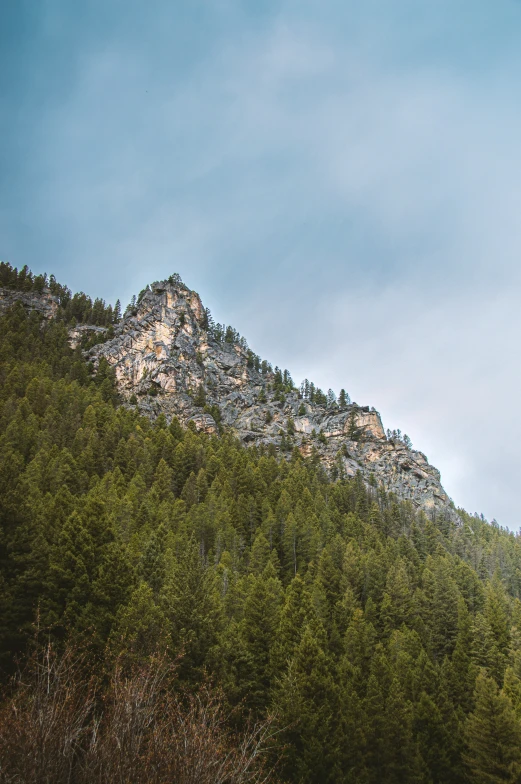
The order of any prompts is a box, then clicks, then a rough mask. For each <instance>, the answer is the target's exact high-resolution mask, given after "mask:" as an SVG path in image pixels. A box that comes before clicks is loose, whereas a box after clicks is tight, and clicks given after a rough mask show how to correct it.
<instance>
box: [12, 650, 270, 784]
mask: <svg viewBox="0 0 521 784" xmlns="http://www.w3.org/2000/svg"><path fill="white" fill-rule="evenodd" d="M14 687H15V688H14V691H13V693H12V695H11V696H10V698H8V699H7V700H6V702H5V703H4V704H3V706H2V708H1V709H0V781H1V782H2V783H4V782H5V784H14V782H17V783H18V782H23V783H24V784H51V782H52V784H65V783H67V784H68V783H69V782H75V784H76V783H77V784H102V783H103V784H107V782H115V783H117V784H130V782H132V784H163V782H164V784H167V783H168V784H174V783H175V784H264V783H265V782H268V781H269V780H270V779H271V769H270V766H269V764H268V749H269V747H270V744H271V743H272V741H273V732H272V730H271V722H270V721H269V720H267V721H264V722H260V723H256V724H253V723H252V724H249V725H247V726H246V727H245V728H244V729H243V731H242V732H241V733H240V734H234V733H232V731H231V730H230V729H229V726H228V719H229V716H228V715H227V713H226V710H225V708H224V701H223V697H222V694H221V693H220V692H219V691H218V690H215V689H213V688H212V687H211V686H210V685H208V684H204V685H202V686H201V687H200V688H199V689H198V690H197V691H196V692H195V693H189V692H185V691H183V690H180V688H179V685H178V682H177V680H176V673H175V665H172V664H171V663H170V662H168V661H167V660H166V659H165V658H159V657H158V658H156V659H154V660H151V661H150V662H149V663H147V664H144V665H141V666H139V667H137V666H134V667H133V668H132V669H131V670H128V669H126V670H125V669H124V668H123V667H121V666H120V665H116V667H115V669H114V672H113V675H112V678H111V682H110V685H109V687H108V688H107V689H106V690H105V691H104V693H103V694H99V692H98V693H97V691H96V688H95V684H94V680H93V679H92V678H91V677H89V676H88V674H86V672H85V668H84V662H83V660H82V659H81V657H78V656H75V654H74V652H73V651H72V650H70V649H69V650H67V651H66V652H65V654H64V655H63V656H61V657H57V656H56V655H55V654H54V653H53V651H52V649H51V647H50V646H48V647H47V648H46V649H45V652H44V653H43V654H40V655H39V656H35V657H33V658H32V659H31V660H30V662H29V664H28V666H27V667H26V669H25V670H24V673H23V674H22V675H20V676H18V678H17V680H16V683H15V684H14Z"/></svg>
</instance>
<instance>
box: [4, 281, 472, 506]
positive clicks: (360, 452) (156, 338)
mask: <svg viewBox="0 0 521 784" xmlns="http://www.w3.org/2000/svg"><path fill="white" fill-rule="evenodd" d="M17 300H18V301H21V302H22V304H23V305H24V307H26V308H27V309H29V310H37V311H38V312H39V313H41V314H42V315H43V316H44V317H45V318H52V317H54V316H56V314H57V313H58V309H59V303H58V299H57V298H56V297H54V296H53V295H52V294H51V292H50V291H49V290H48V289H44V290H43V292H42V293H41V294H37V293H25V292H18V291H12V290H11V289H0V314H1V313H3V312H5V310H7V308H8V307H10V306H11V305H12V304H13V302H15V301H17ZM92 331H94V332H96V333H103V332H104V331H105V330H104V328H102V327H93V326H90V325H78V326H76V327H73V328H71V330H70V331H69V334H70V343H71V346H72V347H73V348H75V347H76V346H77V345H78V343H79V342H80V341H81V338H82V336H83V334H85V333H86V332H87V333H88V332H92ZM229 340H230V342H227V341H226V340H223V339H219V340H218V339H217V338H216V333H215V330H212V329H208V324H207V314H206V311H205V309H204V308H203V305H202V303H201V300H200V298H199V295H198V294H196V292H194V291H190V289H188V288H187V287H186V286H185V285H184V284H183V283H181V282H180V281H178V280H175V279H174V280H173V282H172V281H171V280H169V281H162V282H158V283H153V284H152V285H151V286H150V287H148V289H147V290H146V291H145V292H144V293H143V296H141V298H140V300H139V302H138V303H137V305H136V306H135V308H133V310H132V311H131V312H130V313H129V314H128V315H126V316H125V317H124V318H123V320H122V321H121V322H120V323H119V324H118V326H117V327H116V328H115V331H114V337H113V338H111V339H110V340H107V341H106V342H105V343H101V344H98V345H95V346H94V347H93V348H92V349H90V350H89V351H88V352H87V357H88V359H89V360H90V361H91V362H92V363H93V365H94V367H95V368H96V367H97V366H98V364H99V361H100V359H101V358H102V357H104V358H105V359H106V360H107V361H108V362H109V364H110V365H112V366H113V368H114V370H115V373H116V378H117V382H118V387H119V391H120V392H121V394H122V396H123V398H124V399H125V400H126V402H127V403H128V404H132V405H137V406H138V407H139V409H140V411H141V413H143V414H145V415H147V416H149V417H151V418H155V417H157V416H159V414H165V416H166V418H167V419H168V420H171V419H172V417H174V416H176V417H177V418H178V419H179V420H180V421H181V422H182V423H183V424H185V425H186V424H188V423H189V422H193V424H194V426H195V427H196V428H197V430H200V431H204V432H206V433H209V434H211V433H216V432H218V431H219V430H228V431H231V432H233V433H235V435H236V436H237V437H238V438H240V439H241V440H242V441H243V442H244V443H245V444H256V445H260V444H264V445H266V446H267V447H268V448H269V449H270V450H271V451H276V452H281V453H287V454H288V456H289V455H290V454H291V450H292V449H294V448H297V449H299V450H300V452H301V453H302V454H303V455H305V456H309V455H311V454H312V453H313V450H316V453H317V454H318V456H319V458H320V459H321V460H322V462H323V463H324V464H325V465H326V467H327V468H328V469H329V470H331V471H332V472H334V473H335V475H337V476H342V475H344V476H354V475H355V474H356V473H357V472H358V471H360V472H361V474H362V476H363V478H364V479H365V480H366V481H367V482H372V483H375V482H376V484H377V485H383V487H384V488H385V489H386V490H388V491H392V492H393V493H396V495H398V496H399V497H400V498H402V499H404V500H409V501H411V502H412V504H413V505H414V506H415V507H417V508H422V509H424V510H425V511H426V512H427V513H430V514H432V513H441V514H444V515H448V516H449V517H451V518H452V519H454V520H455V521H457V520H458V519H459V518H458V516H457V514H456V512H455V511H454V506H453V504H452V502H451V500H450V498H449V497H448V495H447V494H446V492H445V491H444V489H443V487H442V486H441V483H440V474H439V471H438V470H437V469H436V468H434V467H433V466H431V465H429V462H428V460H427V458H426V457H425V455H424V454H422V452H418V451H416V450H413V449H409V448H408V447H407V446H406V445H405V444H404V443H403V442H402V441H401V440H399V439H389V438H387V436H386V434H385V432H384V429H383V426H382V421H381V418H380V414H379V413H378V412H377V411H375V410H374V409H373V408H371V409H370V408H369V407H368V406H364V407H362V406H359V405H357V404H356V403H352V404H349V405H346V406H343V407H339V406H338V405H336V404H334V405H332V406H329V407H328V406H326V405H320V404H317V403H311V402H310V401H309V400H303V399H302V398H301V396H300V395H299V393H298V392H297V390H295V389H293V388H292V387H291V391H288V387H287V388H286V391H282V390H281V389H280V384H279V386H277V383H276V382H277V378H276V375H275V373H274V372H273V371H272V370H271V368H270V367H269V366H267V367H266V368H265V372H260V371H259V370H257V369H255V368H256V366H258V362H257V363H256V362H255V361H254V357H255V355H252V352H250V351H249V349H248V347H247V345H246V343H245V341H243V340H238V339H237V336H234V335H233V334H231V335H230V336H229Z"/></svg>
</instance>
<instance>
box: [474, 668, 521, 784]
mask: <svg viewBox="0 0 521 784" xmlns="http://www.w3.org/2000/svg"><path fill="white" fill-rule="evenodd" d="M474 701H475V709H474V711H473V713H471V714H470V715H469V716H468V718H467V721H466V724H465V743H466V752H465V757H464V759H465V763H466V766H467V769H468V776H469V780H470V781H471V782H473V784H496V782H505V783H508V784H516V783H517V782H519V781H520V779H521V725H520V724H519V721H518V720H517V719H516V716H515V713H514V710H513V708H512V704H511V702H510V700H509V699H508V697H507V696H506V695H505V694H504V693H502V692H500V693H498V688H497V685H496V684H495V682H494V680H493V679H492V678H490V677H488V676H487V675H486V674H485V673H484V672H481V673H480V674H479V675H478V677H477V680H476V689H475V692H474Z"/></svg>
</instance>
